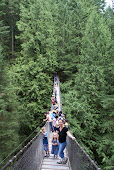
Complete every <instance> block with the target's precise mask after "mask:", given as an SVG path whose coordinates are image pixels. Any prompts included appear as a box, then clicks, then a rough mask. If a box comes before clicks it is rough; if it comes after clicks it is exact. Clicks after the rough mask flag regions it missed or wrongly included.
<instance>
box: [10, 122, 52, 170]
mask: <svg viewBox="0 0 114 170" xmlns="http://www.w3.org/2000/svg"><path fill="white" fill-rule="evenodd" d="M45 126H46V131H47V133H48V137H49V133H50V129H49V124H48V123H46V125H45ZM43 156H44V151H43V143H42V134H41V133H39V134H38V137H37V139H36V140H35V141H34V142H33V143H32V144H31V146H30V147H29V148H28V149H27V150H26V151H25V152H24V154H23V155H21V157H20V158H19V160H18V161H15V163H14V164H13V165H12V166H11V168H10V169H12V170H14V169H15V170H29V169H32V170H39V169H40V166H41V163H42V159H43Z"/></svg>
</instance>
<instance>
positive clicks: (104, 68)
mask: <svg viewBox="0 0 114 170" xmlns="http://www.w3.org/2000/svg"><path fill="white" fill-rule="evenodd" d="M104 7H105V1H104V0H87V1H85V0H59V1H58V0H48V1H47V0H45V1H42V0H20V1H19V0H1V3H0V80H1V81H0V150H1V157H0V162H1V161H2V160H3V159H4V158H5V157H6V156H7V155H8V154H10V153H11V152H12V151H13V150H14V149H15V148H16V147H17V146H18V145H19V144H20V143H21V142H22V141H23V140H24V139H25V138H26V137H27V136H28V135H29V134H30V133H31V132H32V131H33V130H34V129H35V128H36V127H37V126H38V125H39V124H40V123H41V122H42V120H43V113H44V112H45V111H48V110H50V107H51V100H50V97H51V94H52V92H53V77H54V72H57V73H58V75H59V77H60V82H61V83H60V88H61V94H62V104H63V112H65V113H66V115H67V118H68V119H69V124H70V127H71V132H72V133H73V134H74V135H75V136H76V137H77V136H78V140H79V141H78V142H79V143H80V142H81V143H80V144H81V145H82V146H83V148H84V149H85V150H86V152H87V153H88V154H89V155H91V158H93V159H94V160H95V161H96V162H97V163H98V165H99V166H100V167H101V168H102V169H104V170H111V169H112V168H113V162H114V142H113V141H114V140H113V135H112V134H113V102H114V93H113V89H114V88H113V80H114V77H113V75H114V74H113V73H114V71H113V65H114V62H113V39H112V36H113V25H114V23H113V11H112V9H111V8H110V7H109V8H107V9H105V8H104Z"/></svg>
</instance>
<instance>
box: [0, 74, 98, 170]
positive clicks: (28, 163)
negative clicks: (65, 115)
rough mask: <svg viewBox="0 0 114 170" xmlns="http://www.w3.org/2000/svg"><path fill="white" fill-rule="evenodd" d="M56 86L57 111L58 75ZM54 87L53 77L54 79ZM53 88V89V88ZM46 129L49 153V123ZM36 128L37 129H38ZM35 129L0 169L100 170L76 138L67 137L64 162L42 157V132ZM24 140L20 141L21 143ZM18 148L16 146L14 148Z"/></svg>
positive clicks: (51, 157)
mask: <svg viewBox="0 0 114 170" xmlns="http://www.w3.org/2000/svg"><path fill="white" fill-rule="evenodd" d="M57 79H58V86H57V88H56V89H57V101H58V107H59V111H62V103H61V93H60V82H59V77H57ZM54 88H55V79H54ZM54 88H53V90H54ZM42 126H44V122H42V123H41V125H39V127H38V128H39V129H40V128H41V127H42ZM45 127H46V131H47V133H48V140H49V150H50V153H51V139H52V132H51V131H50V127H49V123H48V122H47V123H46V124H45ZM38 128H37V129H38ZM37 129H36V130H34V131H33V132H32V134H30V135H29V136H28V138H27V139H26V140H27V141H28V140H29V139H30V138H31V137H32V136H34V137H33V138H32V139H31V140H29V142H28V143H27V144H26V145H25V146H24V147H23V148H22V149H21V150H19V151H18V153H16V150H14V151H13V152H12V153H11V154H10V155H9V156H10V157H11V156H12V155H14V154H15V153H16V154H15V155H14V156H13V157H11V159H10V160H9V162H7V163H6V164H5V165H4V162H5V161H6V160H7V159H8V158H9V156H8V157H7V158H6V159H4V160H3V161H2V162H1V163H0V167H1V170H7V169H8V170H9V169H10V170H101V169H100V168H99V167H98V166H97V164H96V163H95V161H94V160H92V159H91V158H90V156H89V155H88V154H87V153H86V152H85V150H84V149H83V148H82V147H81V146H80V144H79V143H78V142H77V140H75V141H73V140H72V139H71V138H69V137H67V147H66V149H65V157H67V158H68V161H67V163H66V164H57V161H58V159H59V158H54V157H53V155H51V154H50V156H49V157H48V158H47V157H44V151H43V144H42V134H41V133H40V132H37ZM23 143H25V141H23V142H22V143H21V145H23ZM16 149H18V147H17V148H16Z"/></svg>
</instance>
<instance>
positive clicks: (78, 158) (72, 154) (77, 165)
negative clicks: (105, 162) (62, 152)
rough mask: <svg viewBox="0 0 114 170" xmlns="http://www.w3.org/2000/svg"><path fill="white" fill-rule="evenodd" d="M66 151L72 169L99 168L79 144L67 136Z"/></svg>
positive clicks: (88, 169)
mask: <svg viewBox="0 0 114 170" xmlns="http://www.w3.org/2000/svg"><path fill="white" fill-rule="evenodd" d="M67 140H68V144H67V152H68V157H69V161H70V165H71V168H72V170H82V169H83V170H100V168H99V167H98V166H97V165H96V164H95V162H94V161H93V160H92V159H91V158H90V157H89V155H87V154H86V152H85V151H84V150H83V148H82V147H81V146H80V144H79V143H78V142H77V141H76V140H75V141H73V140H72V139H71V138H69V137H68V139H67Z"/></svg>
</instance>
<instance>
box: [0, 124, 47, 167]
mask: <svg viewBox="0 0 114 170" xmlns="http://www.w3.org/2000/svg"><path fill="white" fill-rule="evenodd" d="M43 124H44V122H42V123H41V124H40V125H39V126H37V128H36V129H35V130H34V131H33V132H32V133H31V134H30V135H29V136H28V137H27V138H26V139H25V140H24V141H23V142H22V143H21V144H20V145H18V147H17V148H15V150H13V152H11V153H10V154H9V155H8V156H7V157H6V158H5V159H4V160H3V161H2V162H1V163H0V165H2V164H3V162H5V161H6V160H7V159H8V158H9V157H10V156H11V155H13V153H15V152H16V150H17V149H18V148H19V147H20V146H22V145H23V143H25V142H26V141H27V140H28V139H29V138H30V137H31V136H32V135H33V134H34V133H35V132H36V131H37V129H38V127H41V126H42V125H43ZM39 134H40V132H38V133H37V135H36V136H35V137H33V138H32V139H31V140H30V141H29V142H28V143H27V145H25V146H24V147H23V148H22V149H21V150H20V151H18V153H17V154H16V155H15V156H13V158H12V159H11V160H9V161H8V163H6V164H5V165H4V166H3V167H2V168H1V170H4V169H6V168H7V167H8V166H10V165H11V164H12V162H14V161H15V159H17V158H18V157H19V156H20V155H21V154H22V153H24V151H25V150H26V149H27V148H28V147H29V146H30V145H31V144H32V142H33V141H34V140H35V139H36V138H37V137H38V136H39Z"/></svg>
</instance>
